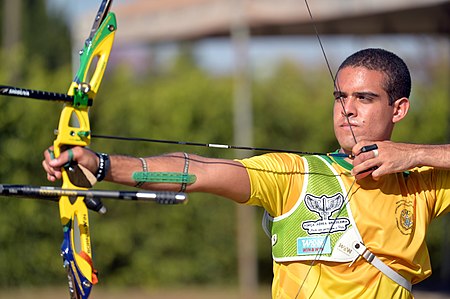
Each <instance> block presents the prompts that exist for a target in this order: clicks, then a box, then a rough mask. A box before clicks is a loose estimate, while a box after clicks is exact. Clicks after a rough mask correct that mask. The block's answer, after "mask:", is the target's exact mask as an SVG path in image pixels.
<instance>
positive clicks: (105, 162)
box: [95, 153, 111, 182]
mask: <svg viewBox="0 0 450 299" xmlns="http://www.w3.org/2000/svg"><path fill="white" fill-rule="evenodd" d="M95 154H96V155H97V157H98V160H99V163H98V169H97V172H96V173H95V177H96V178H97V182H101V181H103V180H104V179H105V176H106V173H107V172H108V170H109V167H110V166H111V162H110V161H109V156H108V154H104V153H95Z"/></svg>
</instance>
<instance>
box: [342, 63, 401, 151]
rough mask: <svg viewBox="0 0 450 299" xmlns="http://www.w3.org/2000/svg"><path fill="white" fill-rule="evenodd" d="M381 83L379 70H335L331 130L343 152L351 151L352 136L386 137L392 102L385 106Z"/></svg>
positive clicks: (389, 131)
mask: <svg viewBox="0 0 450 299" xmlns="http://www.w3.org/2000/svg"><path fill="white" fill-rule="evenodd" d="M383 82H384V74H383V73H382V72H379V71H373V70H368V69H366V68H364V67H345V68H343V69H341V70H340V71H339V72H338V75H337V78H336V90H335V91H334V96H335V102H334V109H333V118H334V133H335V135H336V138H337V140H338V142H339V144H340V146H341V148H342V149H343V150H344V151H345V152H351V150H352V148H353V146H354V145H355V138H356V141H357V142H360V141H363V140H370V141H377V140H387V139H390V137H391V134H392V130H393V128H394V118H393V116H394V111H395V109H394V106H395V105H393V106H390V105H389V97H388V94H387V93H386V91H385V90H384V89H383ZM347 118H348V119H347ZM352 132H353V134H354V136H355V137H353V135H352Z"/></svg>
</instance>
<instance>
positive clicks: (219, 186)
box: [42, 147, 250, 203]
mask: <svg viewBox="0 0 450 299" xmlns="http://www.w3.org/2000/svg"><path fill="white" fill-rule="evenodd" d="M72 153H73V158H72V160H73V161H76V162H77V163H78V164H79V165H82V166H84V167H85V168H87V169H88V170H89V171H90V172H92V173H96V172H97V169H98V167H99V159H98V157H97V155H96V154H95V153H94V152H93V151H91V150H89V149H85V148H82V147H74V148H72ZM44 157H45V160H44V161H43V162H42V165H43V167H44V169H45V171H46V172H47V178H48V180H50V181H55V180H57V179H60V178H61V167H63V165H64V164H66V163H67V161H68V160H69V154H68V152H67V151H65V152H63V153H62V154H61V155H60V156H59V157H58V158H57V159H52V157H51V155H50V154H49V152H48V151H46V152H45V153H44ZM188 159H189V174H193V175H195V176H196V181H195V182H194V183H192V184H188V185H187V186H186V191H187V192H206V193H211V194H215V195H219V196H223V197H226V198H229V199H232V200H234V201H236V202H240V203H243V202H246V201H247V200H248V198H249V194H250V181H249V178H248V174H247V171H246V169H245V167H244V166H243V165H242V164H241V163H239V162H237V161H232V160H226V159H213V158H205V157H201V156H197V155H189V158H188ZM145 161H146V164H147V166H148V171H151V172H178V173H181V172H183V171H184V168H185V156H184V154H183V153H173V154H167V155H162V156H155V157H146V158H145ZM142 170H143V166H142V161H141V160H140V159H139V158H135V157H129V156H120V155H112V156H110V168H109V170H108V172H107V174H106V177H105V180H106V181H110V182H114V183H118V184H123V185H129V186H134V185H136V181H134V180H133V178H132V175H133V173H134V172H137V171H142ZM142 188H144V189H151V190H168V191H179V190H180V184H173V183H145V184H144V185H142Z"/></svg>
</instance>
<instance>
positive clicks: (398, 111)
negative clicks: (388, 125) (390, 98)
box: [392, 98, 409, 123]
mask: <svg viewBox="0 0 450 299" xmlns="http://www.w3.org/2000/svg"><path fill="white" fill-rule="evenodd" d="M393 106H394V113H393V114H392V122H393V123H397V122H399V121H401V120H402V119H403V118H404V117H405V116H406V114H408V110H409V99H408V98H400V99H397V100H395V102H394V104H393Z"/></svg>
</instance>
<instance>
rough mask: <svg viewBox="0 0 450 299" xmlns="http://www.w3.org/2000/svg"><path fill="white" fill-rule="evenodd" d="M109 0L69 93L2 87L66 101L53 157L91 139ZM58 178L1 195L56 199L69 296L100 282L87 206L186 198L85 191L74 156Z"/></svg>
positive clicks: (110, 34) (88, 183)
mask: <svg viewBox="0 0 450 299" xmlns="http://www.w3.org/2000/svg"><path fill="white" fill-rule="evenodd" d="M111 4H112V0H103V1H102V3H101V5H100V8H99V10H98V12H97V14H96V16H95V20H94V23H93V26H92V29H91V32H90V35H89V37H88V38H87V39H86V42H85V44H84V47H83V49H82V50H81V51H80V67H79V69H78V71H77V72H76V74H75V78H74V80H73V82H72V83H71V85H70V87H69V90H68V92H67V95H66V94H58V93H51V92H46V91H38V90H30V89H23V88H16V87H11V86H0V94H1V95H9V96H19V97H26V98H34V99H41V100H56V101H63V102H64V103H65V105H64V108H63V110H62V112H61V115H60V120H59V124H58V129H57V131H56V139H55V140H54V142H53V152H52V153H51V155H54V157H59V155H60V154H61V153H62V152H63V151H65V150H68V152H69V156H70V151H71V149H70V148H71V147H73V146H82V147H86V146H89V144H90V140H91V130H90V125H89V114H88V112H89V108H90V106H92V104H93V102H94V99H95V96H96V95H97V93H98V89H99V87H100V83H101V81H102V78H103V75H104V72H105V69H106V65H107V63H108V58H109V54H110V52H111V49H112V45H113V42H114V36H115V32H116V30H117V23H116V17H115V15H114V13H112V12H109V10H110V7H111ZM62 182H63V183H62V187H61V188H56V187H45V186H37V187H34V186H28V185H0V194H1V195H4V196H20V197H23V196H28V197H33V198H40V199H46V200H53V201H58V203H59V210H60V220H61V224H62V227H63V232H64V240H63V243H62V245H61V256H62V258H63V266H64V268H65V269H66V271H67V277H68V284H69V293H70V298H71V299H79V298H82V299H85V298H88V297H89V294H90V292H91V288H92V285H94V284H96V283H97V281H98V279H97V271H96V270H95V268H94V266H93V261H92V248H91V240H90V233H89V218H88V209H91V210H94V211H97V212H99V213H105V212H106V208H105V207H104V206H103V204H102V202H101V201H100V198H114V199H122V200H144V201H152V202H157V203H160V204H179V203H184V202H186V196H185V194H183V193H176V192H151V191H138V192H133V191H106V190H104V191H102V190H89V189H90V188H91V187H92V186H93V185H94V184H95V182H96V176H95V175H93V174H92V173H90V172H88V171H87V169H84V168H83V167H82V166H79V165H77V164H76V163H74V162H72V161H69V162H68V163H67V164H66V165H65V166H64V168H63V169H62Z"/></svg>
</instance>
